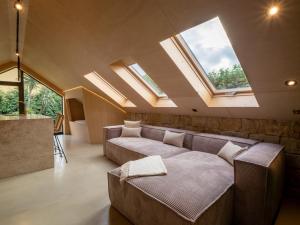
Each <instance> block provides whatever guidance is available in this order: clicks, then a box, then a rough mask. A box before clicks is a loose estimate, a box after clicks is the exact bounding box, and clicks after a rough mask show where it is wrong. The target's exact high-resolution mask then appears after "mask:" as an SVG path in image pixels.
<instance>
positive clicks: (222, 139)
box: [192, 133, 258, 154]
mask: <svg viewBox="0 0 300 225" xmlns="http://www.w3.org/2000/svg"><path fill="white" fill-rule="evenodd" d="M228 141H231V142H232V143H233V144H236V145H239V146H241V147H250V146H252V145H254V144H256V143H258V141H256V140H251V139H245V138H238V137H230V136H224V135H217V134H204V133H201V134H197V135H194V138H193V148H192V150H193V151H201V152H208V153H212V154H217V153H218V152H219V151H220V150H221V148H222V147H223V146H224V145H225V144H226V143H227V142H228Z"/></svg>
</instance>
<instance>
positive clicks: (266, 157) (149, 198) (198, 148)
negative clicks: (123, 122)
mask: <svg viewBox="0 0 300 225" xmlns="http://www.w3.org/2000/svg"><path fill="white" fill-rule="evenodd" d="M121 130H122V126H110V127H105V128H104V140H105V143H104V154H105V155H106V157H107V158H109V159H111V160H112V161H114V162H116V163H117V164H119V165H121V164H123V163H125V162H127V161H129V160H136V159H139V158H142V157H145V156H149V155H161V156H162V158H163V160H164V163H165V165H166V167H167V170H168V174H167V175H166V176H153V177H141V178H135V179H132V180H129V181H127V182H125V183H124V184H120V182H119V171H120V168H117V169H115V170H113V171H110V172H109V173H108V185H109V196H110V200H111V204H112V206H113V207H115V208H116V209H117V210H118V211H120V212H121V213H122V214H123V215H125V216H126V217H127V218H128V219H129V220H130V221H131V222H133V223H134V224H136V225H152V224H156V225H169V224H170V225H177V224H178V225H183V224H197V225H231V224H235V225H253V224H255V225H271V224H272V222H273V220H274V218H275V216H276V212H277V210H278V207H279V203H280V200H281V195H282V191H283V176H284V155H283V151H282V150H283V146H281V145H276V144H271V143H259V142H258V141H256V140H250V139H243V138H237V137H229V136H222V135H215V134H206V133H195V132H192V131H186V130H179V129H172V128H164V127H155V126H149V125H143V126H142V134H141V135H142V137H141V138H124V137H120V135H121ZM165 130H171V131H174V132H185V133H186V135H185V139H184V144H183V148H178V147H175V146H171V145H166V144H163V143H162V140H163V137H164V133H165ZM227 141H232V142H233V143H235V144H237V145H240V146H248V147H249V149H248V150H247V151H246V152H244V153H242V154H241V155H239V156H238V157H237V158H235V160H234V166H231V164H229V163H227V162H226V161H225V160H223V159H221V158H220V157H218V156H217V155H216V154H217V153H218V151H219V150H220V149H221V148H222V147H223V146H224V145H225V144H226V142H227Z"/></svg>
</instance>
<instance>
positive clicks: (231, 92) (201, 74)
mask: <svg viewBox="0 0 300 225" xmlns="http://www.w3.org/2000/svg"><path fill="white" fill-rule="evenodd" d="M171 40H172V41H173V43H174V44H175V45H176V47H177V48H178V50H179V51H180V53H181V54H182V55H183V57H184V58H185V60H186V61H187V62H188V63H189V64H190V65H191V67H192V68H193V70H194V71H195V73H196V75H197V77H198V78H199V80H200V81H201V82H202V83H203V84H204V85H205V87H206V88H207V89H208V91H209V92H210V94H211V95H212V96H235V95H238V94H253V91H252V88H251V86H250V87H245V88H232V89H222V90H218V89H216V88H215V87H214V85H213V84H212V83H211V81H210V80H209V78H208V76H207V74H206V72H205V70H204V69H203V67H202V66H201V63H200V62H199V60H198V59H197V58H196V57H195V55H194V53H193V52H192V50H191V49H190V48H189V46H188V45H187V43H186V41H185V40H184V38H183V37H182V36H181V34H180V33H179V34H177V35H175V36H173V37H171ZM245 76H246V75H245ZM246 78H247V77H246ZM247 80H248V79H247ZM248 82H249V81H248ZM249 85H250V84H249Z"/></svg>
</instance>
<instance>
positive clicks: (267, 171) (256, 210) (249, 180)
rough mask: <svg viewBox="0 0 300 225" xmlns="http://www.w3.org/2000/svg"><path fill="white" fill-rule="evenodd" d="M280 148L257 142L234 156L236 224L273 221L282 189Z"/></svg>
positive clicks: (267, 224)
mask: <svg viewBox="0 0 300 225" xmlns="http://www.w3.org/2000/svg"><path fill="white" fill-rule="evenodd" d="M283 148H284V147H283V146H281V145H277V144H271V143H259V144H256V145H254V146H252V147H251V148H250V149H249V150H248V151H246V152H244V153H243V154H241V155H239V156H238V157H237V158H236V159H235V160H234V180H235V199H234V201H235V216H234V219H235V224H236V225H253V224H255V225H271V224H272V223H273V220H274V219H275V216H276V214H277V211H278V209H279V205H280V201H281V197H282V193H283V184H284V153H283Z"/></svg>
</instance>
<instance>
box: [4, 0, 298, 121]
mask: <svg viewBox="0 0 300 225" xmlns="http://www.w3.org/2000/svg"><path fill="white" fill-rule="evenodd" d="M270 2H271V1H262V0H252V1H249V0H239V1H237V0H209V1H203V0H193V1H187V0H126V1H125V0H124V1H120V0H101V1H100V0H85V1H82V0H72V1H71V0H64V1H61V0H51V1H40V0H28V1H25V10H24V11H23V12H22V17H21V18H22V19H23V24H22V25H23V29H24V30H23V32H22V35H23V52H22V62H23V63H24V64H25V65H27V66H29V67H31V68H32V69H34V70H35V71H36V72H38V73H40V74H42V75H44V76H45V78H46V79H48V80H49V81H51V82H53V83H54V84H56V85H57V86H59V87H61V88H62V89H69V88H73V87H75V86H79V85H84V86H85V87H87V88H89V89H91V90H93V91H95V92H97V93H99V94H101V95H104V96H105V93H101V91H99V90H97V89H95V88H94V86H93V85H91V84H90V83H89V82H88V81H87V80H85V79H84V78H83V75H85V74H87V73H90V72H92V71H96V72H97V73H99V74H100V75H101V76H103V77H104V78H105V79H106V80H107V81H109V82H110V83H111V84H112V85H113V86H115V87H116V88H117V89H118V90H119V91H120V92H121V93H123V94H124V95H125V96H126V97H127V98H129V99H130V100H131V101H132V102H133V103H134V104H135V105H136V106H137V108H128V109H126V110H127V111H136V112H159V113H176V114H195V115H205V116H224V117H244V118H245V117H246V118H273V119H293V120H294V119H299V115H298V116H297V115H293V113H292V110H293V109H300V85H298V86H296V87H293V88H288V87H286V86H285V85H284V81H285V80H287V79H296V80H298V82H300V41H299V37H300V1H298V0H289V1H283V3H282V4H284V5H282V11H281V15H280V17H279V18H276V19H274V20H268V19H267V18H266V7H268V6H269V5H270ZM10 5H11V1H9V0H2V1H0V7H1V9H0V13H1V14H0V16H1V20H0V32H1V35H0V63H3V62H5V61H10V60H14V58H13V51H14V39H13V38H12V36H13V35H14V33H13V32H12V31H13V29H14V27H13V26H14V23H12V22H11V20H12V19H11V17H12V16H11V15H13V13H14V10H13V8H12V7H10ZM215 16H219V18H220V19H221V21H222V24H223V26H224V27H225V29H226V31H227V34H228V36H229V38H230V40H231V43H232V45H233V47H234V49H235V52H236V54H237V55H238V57H239V60H240V62H241V64H242V66H243V68H244V70H245V72H246V74H247V77H248V80H249V81H250V83H251V86H252V88H253V90H254V93H255V94H256V98H257V100H258V103H259V105H260V107H259V108H208V107H207V106H206V105H205V103H204V102H203V101H202V99H201V98H200V97H199V96H198V95H197V93H196V92H195V91H194V90H193V89H192V88H191V86H190V85H189V83H188V82H187V81H186V80H185V79H184V77H183V75H182V74H181V73H180V71H179V70H178V69H177V67H176V66H175V64H174V63H173V62H172V60H171V59H170V58H169V57H168V56H167V54H166V53H165V52H164V50H163V49H162V48H161V46H160V45H159V42H160V41H162V40H164V39H166V38H168V37H170V36H172V35H175V34H177V33H179V32H181V31H183V30H185V29H187V28H190V27H192V26H195V25H197V24H199V23H202V22H205V21H207V20H209V19H211V18H213V17H215ZM24 20H25V21H24ZM118 60H131V61H136V62H138V63H139V64H140V65H141V66H142V67H143V68H144V70H145V71H147V72H148V74H149V75H150V76H151V77H152V79H153V80H154V81H155V82H156V83H157V84H158V85H159V86H160V87H161V88H162V89H163V90H164V92H165V93H167V95H168V96H169V97H170V98H171V99H172V100H173V101H174V102H175V103H176V104H177V106H178V108H176V109H174V108H171V109H170V108H153V107H151V106H150V105H149V103H147V102H146V101H145V100H144V99H143V98H142V97H141V96H140V95H139V94H137V93H136V92H135V91H134V90H133V89H132V88H131V87H130V86H128V85H127V84H126V83H125V82H124V81H123V80H121V79H120V78H119V76H117V75H116V74H115V73H114V72H113V71H112V70H111V69H110V64H112V63H114V62H116V61H118ZM192 108H196V109H198V113H194V112H192Z"/></svg>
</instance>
